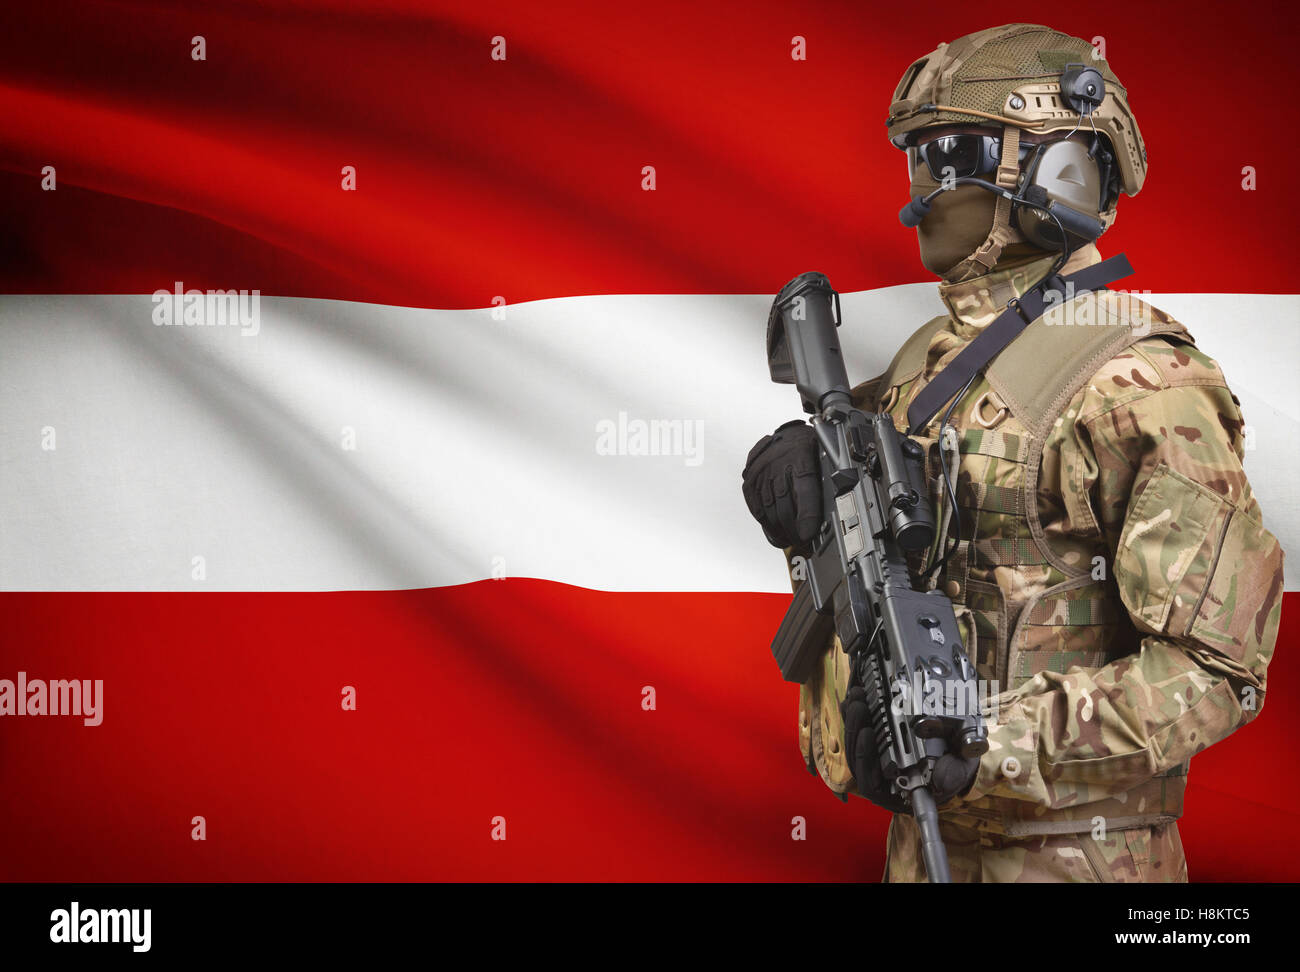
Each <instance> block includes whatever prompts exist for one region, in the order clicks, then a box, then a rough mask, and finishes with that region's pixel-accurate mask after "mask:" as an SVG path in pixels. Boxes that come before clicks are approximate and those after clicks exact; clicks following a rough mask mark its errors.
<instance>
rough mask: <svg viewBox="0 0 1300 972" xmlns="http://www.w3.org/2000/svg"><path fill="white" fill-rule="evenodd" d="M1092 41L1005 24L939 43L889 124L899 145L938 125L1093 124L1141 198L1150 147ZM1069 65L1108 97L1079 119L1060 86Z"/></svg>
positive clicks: (901, 87) (899, 95)
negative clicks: (1095, 75) (1089, 71)
mask: <svg viewBox="0 0 1300 972" xmlns="http://www.w3.org/2000/svg"><path fill="white" fill-rule="evenodd" d="M1095 54H1096V49H1095V48H1094V47H1093V46H1092V45H1091V44H1090V43H1088V42H1087V41H1085V40H1082V39H1080V38H1078V37H1071V36H1070V35H1069V34H1063V33H1061V32H1060V31H1056V30H1052V29H1051V28H1050V27H1043V26H1040V25H1038V24H1007V25H1005V26H1002V27H993V28H990V29H988V30H981V31H978V32H977V33H974V34H967V35H966V36H965V37H961V38H958V39H957V40H955V41H953V42H952V43H950V44H947V43H946V44H940V45H939V46H938V47H937V48H936V49H935V50H934V51H932V52H931V53H929V54H927V55H926V56H925V57H923V58H921V59H919V60H918V61H916V62H915V63H914V64H912V66H911V67H909V68H908V69H907V70H906V71H905V72H904V73H903V79H902V80H901V81H900V82H899V84H898V88H897V90H895V92H894V98H893V102H892V104H890V106H889V119H888V121H887V122H886V125H887V127H888V130H889V138H890V140H891V141H892V142H893V143H894V144H895V145H896V146H898V147H899V148H902V147H904V146H905V144H906V140H907V136H908V135H910V134H911V133H913V132H916V131H917V130H918V129H922V128H929V127H931V126H934V125H952V124H965V125H989V126H998V127H1001V126H1006V125H1012V126H1015V127H1016V128H1019V129H1022V130H1024V131H1027V132H1033V133H1036V134H1042V133H1046V132H1054V131H1061V130H1067V131H1068V130H1071V129H1074V128H1079V129H1080V130H1081V131H1084V132H1087V131H1089V130H1090V124H1089V122H1091V125H1093V126H1095V127H1096V129H1097V131H1098V132H1099V133H1100V134H1102V135H1104V136H1105V137H1106V138H1107V139H1108V140H1109V141H1110V145H1111V149H1112V151H1113V153H1114V155H1115V160H1116V164H1117V166H1118V169H1119V188H1120V189H1122V190H1123V192H1124V193H1125V195H1129V196H1135V195H1137V193H1138V190H1140V189H1141V188H1142V183H1143V181H1145V179H1146V174H1147V153H1146V147H1145V146H1144V145H1143V143H1142V134H1141V132H1139V131H1138V126H1137V121H1136V120H1135V119H1134V118H1133V112H1132V111H1131V110H1130V109H1129V105H1128V92H1127V90H1126V89H1125V88H1124V86H1123V85H1122V84H1120V81H1119V78H1117V77H1116V76H1115V72H1113V71H1112V70H1111V69H1110V65H1109V64H1107V63H1106V60H1105V59H1104V58H1100V57H1096V56H1095ZM1069 65H1085V66H1087V67H1091V68H1095V69H1096V70H1097V71H1099V72H1100V73H1101V76H1102V78H1103V79H1104V82H1105V88H1106V90H1105V97H1104V98H1103V99H1102V100H1101V103H1100V104H1099V105H1097V107H1096V108H1095V109H1094V110H1093V111H1092V113H1091V116H1090V118H1089V119H1081V118H1080V114H1079V112H1078V111H1077V110H1076V109H1075V108H1073V107H1071V106H1070V104H1068V103H1067V102H1066V101H1065V100H1064V98H1063V97H1062V92H1061V77H1062V74H1063V73H1064V72H1065V71H1066V69H1067V66H1069Z"/></svg>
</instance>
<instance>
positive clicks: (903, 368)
mask: <svg viewBox="0 0 1300 972" xmlns="http://www.w3.org/2000/svg"><path fill="white" fill-rule="evenodd" d="M947 323H948V315H947V314H940V315H939V316H938V317H935V318H933V319H931V320H929V321H927V322H926V323H925V324H922V325H921V326H920V327H919V328H917V329H916V330H915V331H914V332H913V333H912V336H911V337H909V338H908V339H907V340H906V341H904V342H903V346H902V347H901V348H899V349H898V353H897V354H895V355H894V360H893V361H891V362H890V363H889V367H888V368H886V369H885V370H884V372H883V373H882V374H881V375H880V376H879V377H878V378H873V379H872V380H871V381H870V382H864V385H868V386H870V385H872V384H874V385H875V388H874V389H873V391H874V393H875V395H876V397H877V398H879V397H883V396H884V395H886V394H887V393H888V392H889V390H890V389H891V388H893V387H894V386H895V385H901V384H903V383H904V382H908V381H911V380H912V379H913V378H915V377H916V376H917V375H919V374H920V373H921V372H922V371H923V370H925V353H926V351H928V350H929V349H930V338H932V337H933V336H934V335H935V332H937V331H939V330H940V329H942V328H943V327H944V325H946V324H947ZM875 405H876V402H874V401H873V402H870V403H869V404H868V406H860V407H867V408H868V410H873V409H874V407H875Z"/></svg>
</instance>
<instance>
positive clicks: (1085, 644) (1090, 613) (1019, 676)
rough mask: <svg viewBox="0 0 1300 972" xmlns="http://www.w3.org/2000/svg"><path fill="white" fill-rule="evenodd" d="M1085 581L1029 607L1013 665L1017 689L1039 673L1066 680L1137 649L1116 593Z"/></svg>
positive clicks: (1059, 589)
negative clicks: (1075, 671) (1075, 670)
mask: <svg viewBox="0 0 1300 972" xmlns="http://www.w3.org/2000/svg"><path fill="white" fill-rule="evenodd" d="M1084 580H1085V581H1087V583H1082V584H1081V583H1079V582H1077V581H1072V582H1067V583H1072V584H1074V586H1073V587H1069V588H1062V587H1059V586H1058V587H1056V588H1053V589H1050V590H1048V591H1046V592H1044V593H1043V595H1042V596H1041V597H1039V598H1038V599H1037V600H1035V601H1032V602H1030V604H1029V605H1027V606H1026V608H1025V613H1024V615H1023V616H1022V618H1021V619H1020V622H1019V624H1018V626H1017V629H1016V644H1015V646H1014V651H1013V652H1012V653H1011V656H1012V657H1011V659H1010V661H1009V664H1008V669H1009V671H1008V677H1009V678H1010V680H1011V687H1012V688H1017V687H1019V686H1020V685H1023V684H1024V683H1025V682H1026V681H1028V680H1029V679H1031V678H1033V677H1034V676H1035V675H1037V674H1038V673H1039V672H1055V673H1057V674H1059V675H1064V674H1065V673H1066V672H1068V671H1069V670H1070V669H1072V668H1090V669H1095V668H1100V667H1101V666H1103V665H1105V664H1106V663H1107V662H1108V661H1110V659H1112V658H1116V657H1118V656H1120V655H1124V654H1128V653H1129V652H1130V651H1133V650H1136V648H1137V645H1136V639H1135V638H1134V636H1133V631H1132V627H1131V626H1130V625H1128V624H1127V623H1126V622H1125V620H1124V618H1123V611H1122V610H1121V608H1120V603H1119V600H1118V598H1117V597H1116V595H1115V592H1114V590H1113V589H1109V588H1107V587H1105V586H1103V585H1102V584H1100V583H1097V582H1093V581H1091V580H1090V579H1088V578H1085V579H1084Z"/></svg>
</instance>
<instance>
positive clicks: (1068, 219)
mask: <svg viewBox="0 0 1300 972" xmlns="http://www.w3.org/2000/svg"><path fill="white" fill-rule="evenodd" d="M958 186H979V187H980V188H981V189H985V190H987V191H989V192H992V193H996V194H997V195H999V196H1005V197H1006V198H1007V199H1009V200H1011V202H1013V203H1017V204H1019V205H1021V206H1028V207H1030V208H1031V209H1037V210H1039V211H1040V212H1043V213H1045V214H1046V215H1047V217H1048V218H1049V219H1051V220H1052V221H1053V222H1054V223H1055V224H1056V225H1057V226H1058V227H1059V228H1060V230H1061V231H1062V232H1064V233H1066V234H1068V235H1069V236H1073V237H1076V238H1077V239H1078V240H1080V241H1082V242H1085V243H1091V242H1093V241H1094V240H1096V239H1097V237H1099V236H1101V234H1102V230H1104V229H1105V224H1103V223H1102V221H1101V220H1099V219H1094V218H1092V217H1091V216H1089V215H1087V214H1086V213H1081V212H1079V210H1077V209H1074V208H1072V207H1070V206H1067V205H1065V204H1064V203H1063V202H1060V201H1059V200H1056V199H1050V198H1049V197H1048V195H1047V192H1046V191H1045V190H1044V189H1043V188H1042V187H1041V186H1037V185H1030V186H1029V188H1028V189H1026V190H1025V193H1024V195H1021V196H1018V195H1016V194H1015V193H1014V192H1011V191H1010V190H1008V189H1003V188H1001V187H1000V186H997V185H994V184H993V183H992V182H986V181H985V180H983V179H976V178H972V177H962V178H960V179H955V180H953V183H952V185H947V186H940V187H939V188H938V189H936V190H934V192H932V193H930V194H929V195H926V196H914V197H913V198H912V201H911V202H909V203H908V204H907V205H906V206H904V207H903V208H902V209H900V210H899V211H898V221H899V222H900V223H902V224H903V225H904V226H906V227H908V228H909V229H914V228H915V227H917V226H919V225H921V221H922V220H923V219H925V217H926V214H927V213H929V212H930V208H931V207H932V206H933V205H934V197H935V196H937V195H939V193H941V192H947V191H948V190H949V189H956V188H957V187H958ZM1056 242H1058V243H1064V242H1065V241H1056Z"/></svg>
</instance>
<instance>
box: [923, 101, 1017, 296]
mask: <svg viewBox="0 0 1300 972" xmlns="http://www.w3.org/2000/svg"><path fill="white" fill-rule="evenodd" d="M1019 175H1020V129H1019V128H1016V127H1014V126H1012V125H1004V126H1003V127H1002V156H1001V158H1000V159H999V160H998V172H997V179H996V180H995V181H996V182H997V184H998V185H999V186H1001V187H1002V188H1003V189H1010V190H1012V191H1013V192H1014V191H1015V188H1016V179H1017V178H1018V177H1019ZM1023 240H1024V237H1023V236H1021V235H1020V233H1019V232H1018V231H1017V230H1016V229H1015V227H1013V226H1012V225H1011V201H1010V200H1009V199H1007V198H1006V197H1005V196H998V203H997V208H996V209H994V211H993V227H992V228H991V229H990V230H989V235H988V236H987V237H985V239H984V242H983V243H981V244H980V246H979V249H977V250H976V251H975V252H974V253H972V254H971V255H970V256H968V257H967V258H966V259H965V260H963V261H961V263H959V264H957V265H956V266H955V267H953V268H952V269H950V270H949V271H948V272H947V273H945V274H944V275H943V277H944V279H945V280H946V281H947V282H948V283H961V282H962V281H963V280H970V279H972V278H973V277H982V276H983V275H984V274H986V273H988V272H989V271H990V270H992V269H993V267H994V265H995V264H996V263H997V262H998V258H999V257H1001V256H1002V250H1003V248H1004V247H1006V246H1007V245H1008V244H1010V243H1017V242H1020V241H1023Z"/></svg>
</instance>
